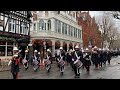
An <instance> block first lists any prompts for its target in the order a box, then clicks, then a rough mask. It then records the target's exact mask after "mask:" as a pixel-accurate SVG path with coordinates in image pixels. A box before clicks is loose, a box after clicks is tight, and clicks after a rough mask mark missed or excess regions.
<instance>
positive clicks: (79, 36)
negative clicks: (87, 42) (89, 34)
mask: <svg viewBox="0 0 120 90" xmlns="http://www.w3.org/2000/svg"><path fill="white" fill-rule="evenodd" d="M78 38H80V30H79V29H78Z"/></svg>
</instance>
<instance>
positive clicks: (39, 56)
mask: <svg viewBox="0 0 120 90" xmlns="http://www.w3.org/2000/svg"><path fill="white" fill-rule="evenodd" d="M38 62H39V63H41V62H42V61H41V54H40V52H38Z"/></svg>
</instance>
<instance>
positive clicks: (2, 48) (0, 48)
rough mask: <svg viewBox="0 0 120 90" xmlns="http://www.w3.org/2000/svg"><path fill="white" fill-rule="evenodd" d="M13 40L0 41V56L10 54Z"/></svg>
mask: <svg viewBox="0 0 120 90" xmlns="http://www.w3.org/2000/svg"><path fill="white" fill-rule="evenodd" d="M6 51H7V52H6ZM12 52H13V42H7V43H6V42H3V41H1V42H0V56H12V55H13V54H12Z"/></svg>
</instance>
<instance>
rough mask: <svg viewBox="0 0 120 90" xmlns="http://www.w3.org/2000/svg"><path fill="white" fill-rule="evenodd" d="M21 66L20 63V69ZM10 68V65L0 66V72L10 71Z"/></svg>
mask: <svg viewBox="0 0 120 90" xmlns="http://www.w3.org/2000/svg"><path fill="white" fill-rule="evenodd" d="M21 67H22V64H20V69H21ZM10 69H11V66H4V67H2V66H0V72H4V71H10Z"/></svg>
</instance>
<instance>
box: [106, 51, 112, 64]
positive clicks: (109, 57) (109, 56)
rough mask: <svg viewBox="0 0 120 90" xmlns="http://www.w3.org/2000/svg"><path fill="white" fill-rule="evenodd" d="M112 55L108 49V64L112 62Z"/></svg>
mask: <svg viewBox="0 0 120 90" xmlns="http://www.w3.org/2000/svg"><path fill="white" fill-rule="evenodd" d="M111 57H112V55H111V52H110V51H108V54H107V60H108V64H110V60H111Z"/></svg>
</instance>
